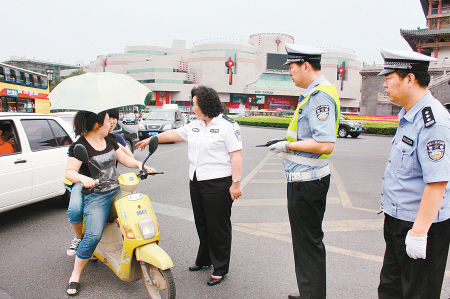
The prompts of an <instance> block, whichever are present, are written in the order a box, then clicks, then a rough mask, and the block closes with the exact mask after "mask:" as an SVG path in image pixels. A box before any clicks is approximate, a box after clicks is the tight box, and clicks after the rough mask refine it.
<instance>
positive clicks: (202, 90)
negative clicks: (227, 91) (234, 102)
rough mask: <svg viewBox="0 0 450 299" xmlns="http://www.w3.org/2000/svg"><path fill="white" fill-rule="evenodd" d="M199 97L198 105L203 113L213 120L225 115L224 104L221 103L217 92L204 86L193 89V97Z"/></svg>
mask: <svg viewBox="0 0 450 299" xmlns="http://www.w3.org/2000/svg"><path fill="white" fill-rule="evenodd" d="M195 96H196V97H197V105H198V106H199V107H200V110H202V113H203V114H204V115H206V116H207V117H210V118H213V117H216V116H218V115H219V114H220V113H223V106H222V102H220V99H219V94H218V93H217V91H215V90H214V89H212V88H210V87H206V86H203V85H200V86H197V87H194V88H192V90H191V97H192V98H193V97H195Z"/></svg>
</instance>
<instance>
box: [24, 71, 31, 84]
mask: <svg viewBox="0 0 450 299" xmlns="http://www.w3.org/2000/svg"><path fill="white" fill-rule="evenodd" d="M24 74H25V84H26V85H28V86H29V85H30V84H31V80H30V74H29V73H24Z"/></svg>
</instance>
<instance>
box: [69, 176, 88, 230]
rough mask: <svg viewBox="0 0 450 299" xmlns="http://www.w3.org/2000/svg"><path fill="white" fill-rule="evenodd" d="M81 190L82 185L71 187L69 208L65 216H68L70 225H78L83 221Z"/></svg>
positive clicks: (77, 184)
mask: <svg viewBox="0 0 450 299" xmlns="http://www.w3.org/2000/svg"><path fill="white" fill-rule="evenodd" d="M82 189H83V184H82V183H76V184H74V185H73V186H72V190H71V192H70V201H69V208H68V209H67V215H68V216H69V222H70V224H79V223H81V222H82V221H83V208H84V205H83V204H84V203H83V193H81V190H82Z"/></svg>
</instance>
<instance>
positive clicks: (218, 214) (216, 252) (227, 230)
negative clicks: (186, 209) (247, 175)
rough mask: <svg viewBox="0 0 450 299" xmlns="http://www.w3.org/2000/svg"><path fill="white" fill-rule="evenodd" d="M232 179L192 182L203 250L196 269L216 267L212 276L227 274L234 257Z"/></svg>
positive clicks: (200, 249) (195, 212)
mask: <svg viewBox="0 0 450 299" xmlns="http://www.w3.org/2000/svg"><path fill="white" fill-rule="evenodd" d="M231 183H232V182H231V176H229V177H224V178H218V179H212V180H204V181H197V179H196V177H195V174H194V180H192V181H190V185H189V189H190V193H191V202H192V210H193V212H194V220H195V226H196V228H197V234H198V238H199V239H200V246H199V248H198V253H197V259H196V260H195V264H196V265H197V266H209V265H211V264H212V265H213V266H214V272H213V275H218V276H222V275H225V274H227V273H228V269H229V267H230V254H231V219H230V218H231V206H232V204H233V200H232V199H231V195H230V191H229V189H230V186H231Z"/></svg>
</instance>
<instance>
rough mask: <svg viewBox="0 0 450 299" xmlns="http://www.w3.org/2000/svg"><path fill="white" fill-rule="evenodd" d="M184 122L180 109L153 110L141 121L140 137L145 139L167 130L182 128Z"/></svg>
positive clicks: (139, 127)
mask: <svg viewBox="0 0 450 299" xmlns="http://www.w3.org/2000/svg"><path fill="white" fill-rule="evenodd" d="M184 124H185V118H184V117H183V116H181V112H180V111H178V110H172V109H161V110H152V111H151V112H150V113H149V114H148V115H147V117H146V118H142V119H141V121H140V122H139V126H138V138H139V140H143V139H146V138H148V137H149V136H153V135H157V134H159V133H161V132H164V131H167V130H171V129H177V128H180V127H182V126H184Z"/></svg>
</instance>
